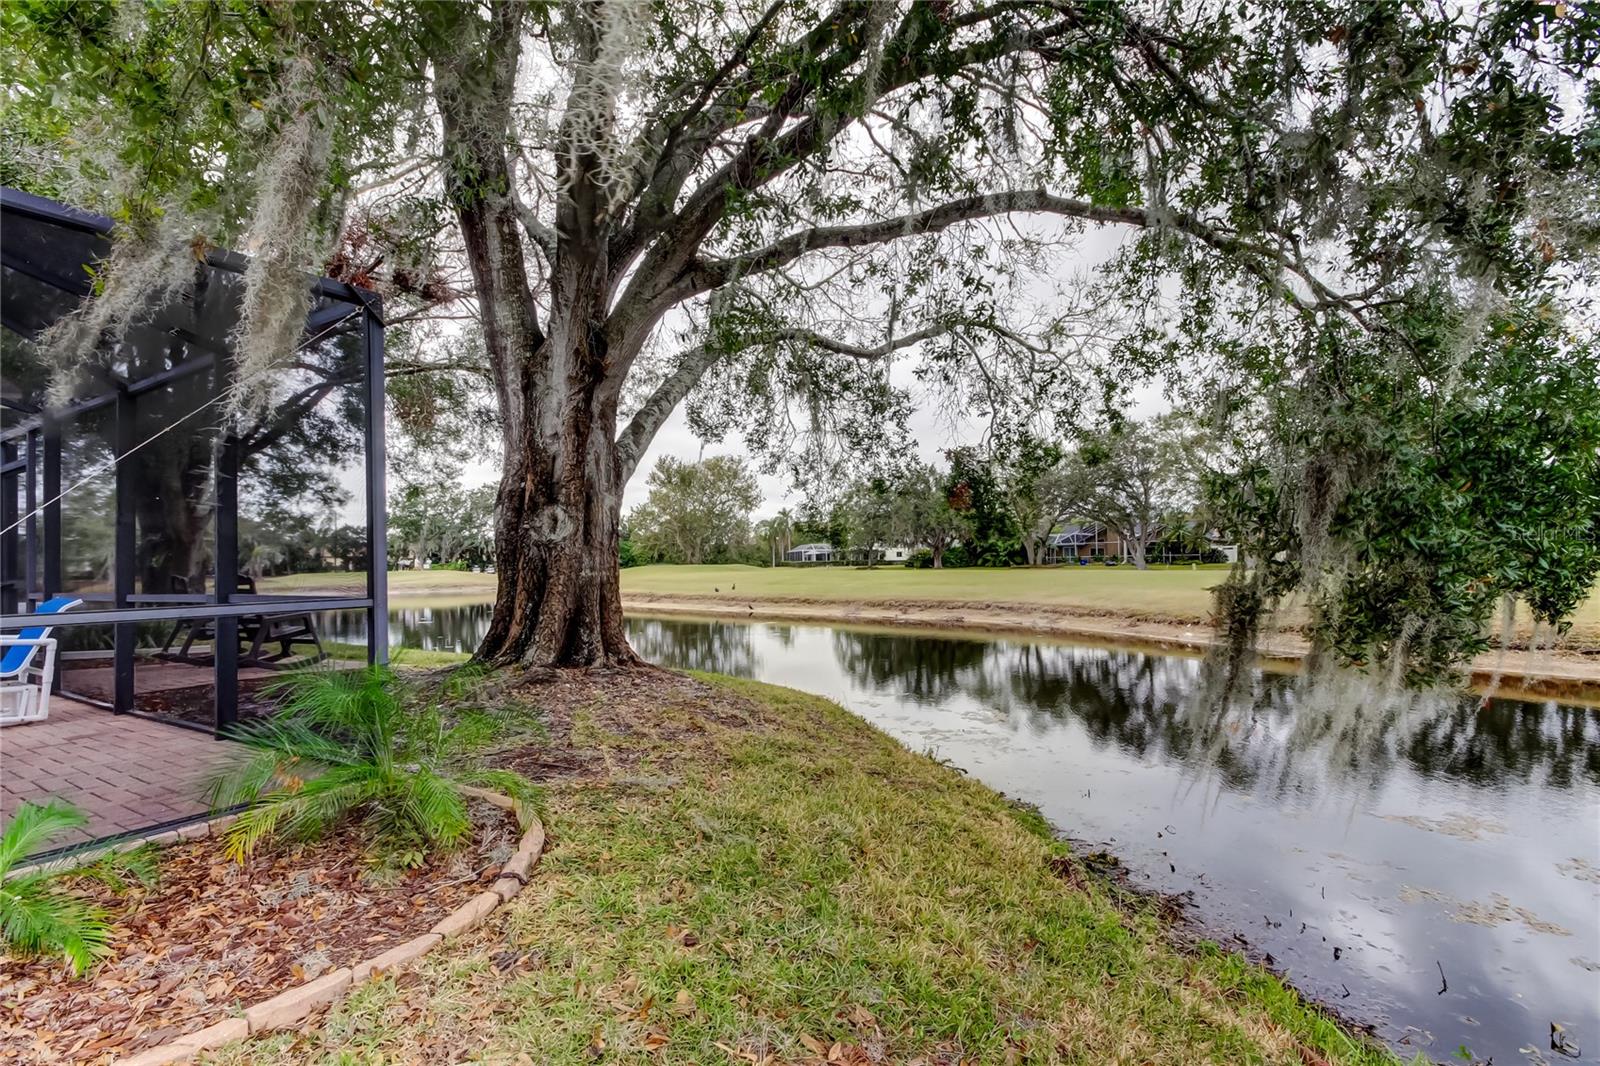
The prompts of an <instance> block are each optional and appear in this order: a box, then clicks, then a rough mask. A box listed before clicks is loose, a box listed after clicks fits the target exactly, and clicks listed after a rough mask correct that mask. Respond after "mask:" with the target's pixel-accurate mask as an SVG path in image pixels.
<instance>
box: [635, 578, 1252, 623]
mask: <svg viewBox="0 0 1600 1066" xmlns="http://www.w3.org/2000/svg"><path fill="white" fill-rule="evenodd" d="M1227 576H1228V572H1227V570H1226V568H1223V567H1212V568H1208V569H1198V570H1190V569H1188V568H1187V567H1184V568H1176V567H1175V568H1173V569H1170V570H1166V569H1163V570H1142V571H1141V570H1135V569H1133V568H1132V567H1124V566H1072V567H1067V566H1061V567H1043V568H1035V569H1028V568H1026V567H1015V568H1011V569H983V568H978V567H971V568H963V569H959V570H953V569H952V570H912V569H908V568H907V567H904V566H899V565H886V566H880V567H874V568H873V569H871V570H867V569H856V568H855V567H848V566H810V567H801V566H784V567H777V568H771V569H769V568H763V567H754V566H636V567H631V568H629V569H627V570H624V571H623V572H622V594H623V596H624V597H630V596H640V597H642V596H674V597H694V598H697V599H698V598H701V597H717V598H721V597H739V596H744V597H750V598H753V599H783V600H810V601H818V602H849V603H914V602H925V603H965V604H1002V603H1003V604H1011V605H1019V604H1026V605H1030V606H1037V607H1059V608H1068V609H1074V610H1083V611H1092V612H1096V613H1098V612H1102V611H1103V612H1110V613H1115V614H1130V615H1141V614H1142V615H1150V616H1152V617H1159V618H1170V619H1173V620H1175V621H1185V622H1198V621H1201V620H1203V619H1205V618H1206V617H1207V615H1208V614H1209V612H1210V610H1211V592H1210V589H1211V587H1212V586H1214V585H1217V584H1219V583H1221V582H1222V581H1225V580H1226V579H1227Z"/></svg>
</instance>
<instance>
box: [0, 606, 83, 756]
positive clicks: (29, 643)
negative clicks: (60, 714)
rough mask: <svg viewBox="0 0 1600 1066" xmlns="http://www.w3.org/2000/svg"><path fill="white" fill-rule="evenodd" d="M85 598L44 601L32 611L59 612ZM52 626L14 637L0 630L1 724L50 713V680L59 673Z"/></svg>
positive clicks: (35, 719)
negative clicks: (1, 651)
mask: <svg viewBox="0 0 1600 1066" xmlns="http://www.w3.org/2000/svg"><path fill="white" fill-rule="evenodd" d="M82 602H83V601H82V600H81V599H78V598H77V597H76V596H57V597H55V598H54V599H50V600H45V601H44V602H43V603H41V604H40V605H39V606H38V607H35V608H34V610H33V613H34V614H36V615H51V614H60V613H61V612H62V611H66V610H71V609H72V608H73V607H76V606H78V605H79V604H80V603H82ZM51 628H53V627H51V626H29V627H28V628H27V629H24V630H22V632H20V633H17V634H16V635H15V636H13V635H11V634H9V633H0V650H3V651H4V654H3V655H0V726H3V725H21V724H22V723H24V722H42V721H44V720H45V719H46V718H48V717H49V716H50V682H51V681H52V680H53V679H54V678H55V673H56V642H55V638H54V637H52V636H51V635H50V630H51Z"/></svg>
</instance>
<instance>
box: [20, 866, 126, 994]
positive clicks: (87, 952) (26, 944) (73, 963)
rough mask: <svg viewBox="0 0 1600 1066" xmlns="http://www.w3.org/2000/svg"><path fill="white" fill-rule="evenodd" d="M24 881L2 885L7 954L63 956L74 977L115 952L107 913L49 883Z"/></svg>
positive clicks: (44, 881) (27, 879)
mask: <svg viewBox="0 0 1600 1066" xmlns="http://www.w3.org/2000/svg"><path fill="white" fill-rule="evenodd" d="M19 881H20V883H17V882H9V881H8V882H6V883H5V884H3V885H0V938H3V939H4V940H5V943H6V946H7V948H8V949H10V950H12V951H15V952H16V953H17V954H19V955H25V956H26V955H46V954H51V953H55V952H59V953H60V954H61V955H62V957H63V958H65V959H66V960H67V964H68V966H69V967H70V968H71V970H72V972H73V974H74V975H75V976H76V975H82V974H83V973H84V971H86V970H88V969H89V967H90V966H92V965H94V961H95V959H97V958H100V957H101V956H103V955H105V954H107V953H108V952H109V951H110V950H111V948H110V940H111V930H110V927H109V926H108V925H107V924H106V916H105V912H104V911H102V910H101V909H100V908H98V907H96V906H94V905H93V904H92V903H90V902H89V901H88V900H85V899H80V898H79V897H77V896H72V895H69V894H67V893H65V892H61V891H58V890H56V889H55V888H54V887H53V886H51V885H50V884H49V881H48V879H46V878H24V879H19Z"/></svg>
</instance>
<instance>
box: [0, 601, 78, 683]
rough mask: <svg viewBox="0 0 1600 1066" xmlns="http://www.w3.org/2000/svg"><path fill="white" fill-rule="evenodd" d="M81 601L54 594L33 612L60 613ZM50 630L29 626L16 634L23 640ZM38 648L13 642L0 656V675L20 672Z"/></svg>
mask: <svg viewBox="0 0 1600 1066" xmlns="http://www.w3.org/2000/svg"><path fill="white" fill-rule="evenodd" d="M82 602H83V601H82V600H81V599H79V598H78V597H76V596H55V597H53V598H51V599H48V600H45V601H44V602H43V603H41V604H40V605H39V606H37V607H35V608H34V609H33V613H34V614H60V613H61V612H62V611H65V610H66V609H67V608H69V607H76V606H77V605H78V604H80V603H82ZM48 632H50V627H49V626H29V627H28V628H27V629H24V630H23V631H22V632H20V633H18V634H17V636H19V637H21V638H23V639H24V640H38V639H39V638H40V637H42V636H44V635H45V634H46V633H48ZM38 650H39V646H38V645H37V644H14V645H12V646H11V647H9V648H7V649H6V654H5V657H4V658H0V677H13V676H15V675H17V674H19V673H21V672H22V669H23V667H25V666H27V665H28V660H29V659H32V658H33V653H34V652H36V651H38Z"/></svg>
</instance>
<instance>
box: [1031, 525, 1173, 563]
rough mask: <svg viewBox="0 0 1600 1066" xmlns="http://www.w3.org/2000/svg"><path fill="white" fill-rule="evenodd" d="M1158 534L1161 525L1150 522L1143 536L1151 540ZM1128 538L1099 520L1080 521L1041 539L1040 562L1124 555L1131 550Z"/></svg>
mask: <svg viewBox="0 0 1600 1066" xmlns="http://www.w3.org/2000/svg"><path fill="white" fill-rule="evenodd" d="M1160 538H1161V527H1160V526H1153V527H1151V529H1150V532H1149V533H1148V534H1146V536H1145V541H1144V542H1145V543H1146V544H1152V543H1154V542H1155V541H1157V540H1159V539H1160ZM1131 544H1132V542H1131V541H1124V540H1123V538H1122V536H1121V534H1119V533H1117V531H1116V530H1114V529H1112V528H1111V527H1110V526H1107V525H1105V524H1104V523H1101V522H1081V523H1077V524H1074V525H1069V526H1066V527H1065V528H1063V529H1061V530H1060V531H1059V532H1056V533H1052V534H1050V536H1049V537H1048V538H1046V540H1045V545H1044V562H1046V563H1070V562H1076V561H1077V560H1079V559H1126V558H1127V557H1128V556H1129V555H1131V554H1132V551H1131Z"/></svg>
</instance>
